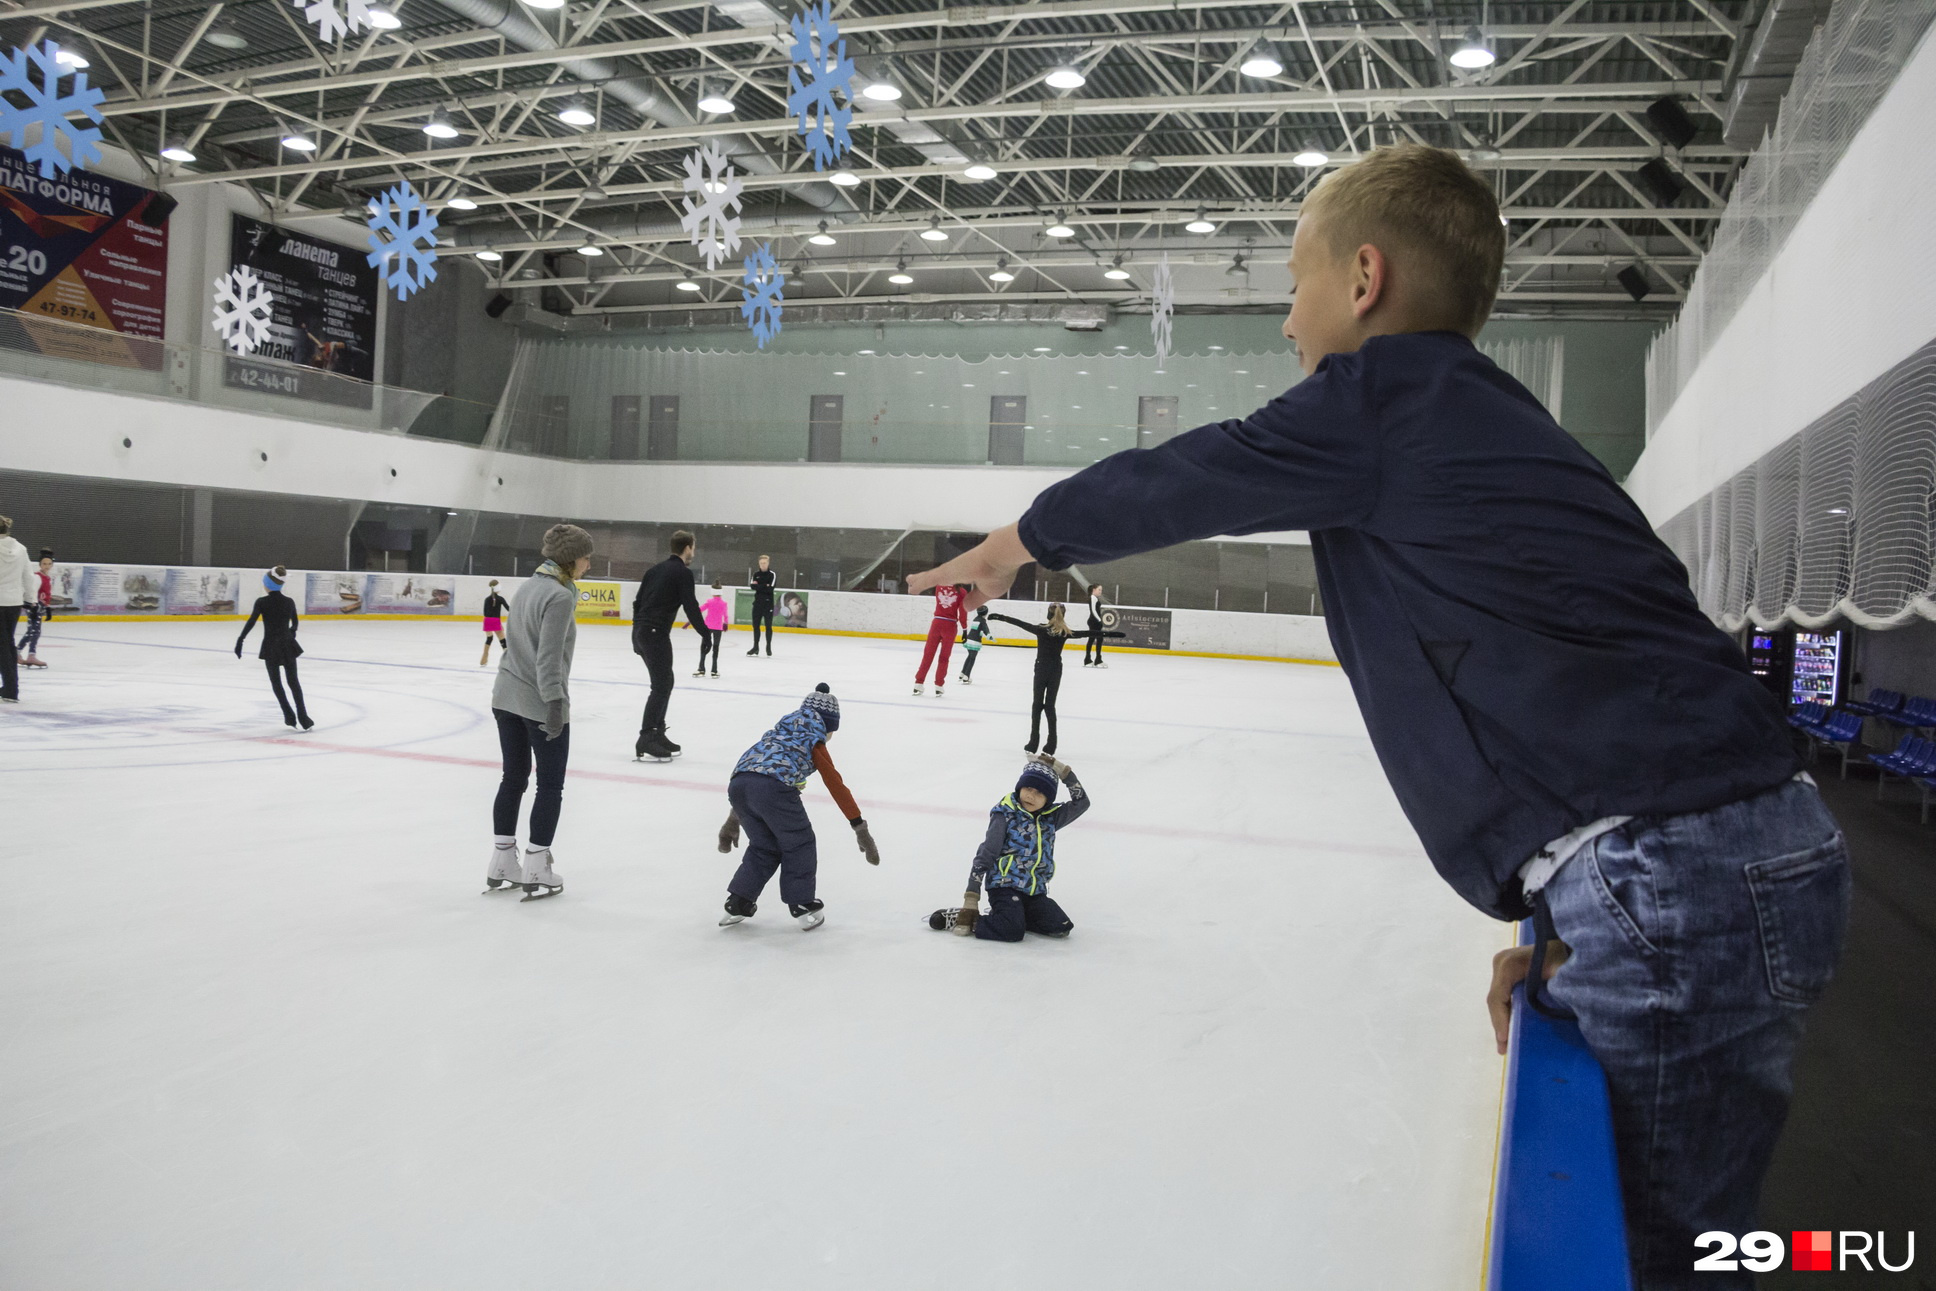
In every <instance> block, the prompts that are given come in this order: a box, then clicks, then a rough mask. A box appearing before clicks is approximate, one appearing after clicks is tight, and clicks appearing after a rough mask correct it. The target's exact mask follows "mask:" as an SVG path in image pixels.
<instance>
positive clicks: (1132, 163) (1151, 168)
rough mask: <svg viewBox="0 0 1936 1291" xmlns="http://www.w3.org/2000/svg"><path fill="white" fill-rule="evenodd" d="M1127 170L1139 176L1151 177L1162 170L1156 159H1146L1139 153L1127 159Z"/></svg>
mask: <svg viewBox="0 0 1936 1291" xmlns="http://www.w3.org/2000/svg"><path fill="white" fill-rule="evenodd" d="M1129 168H1130V169H1131V170H1133V171H1135V172H1136V173H1137V174H1139V175H1151V174H1154V173H1156V172H1157V171H1159V170H1161V169H1163V167H1162V165H1161V163H1159V162H1158V161H1157V160H1156V158H1154V157H1146V156H1144V155H1143V154H1141V153H1137V154H1136V155H1135V156H1133V157H1131V158H1130V159H1129Z"/></svg>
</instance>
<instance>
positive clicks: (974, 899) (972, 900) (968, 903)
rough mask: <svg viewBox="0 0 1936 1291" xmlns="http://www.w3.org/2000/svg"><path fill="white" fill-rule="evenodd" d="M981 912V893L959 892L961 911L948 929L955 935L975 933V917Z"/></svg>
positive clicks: (969, 935) (971, 934) (962, 935)
mask: <svg viewBox="0 0 1936 1291" xmlns="http://www.w3.org/2000/svg"><path fill="white" fill-rule="evenodd" d="M980 914H981V893H979V892H964V893H962V894H961V913H959V914H957V915H956V916H955V926H954V927H953V928H951V929H950V930H949V931H951V932H953V933H954V935H955V936H957V937H972V936H974V935H975V919H976V918H977V917H978V916H979V915H980Z"/></svg>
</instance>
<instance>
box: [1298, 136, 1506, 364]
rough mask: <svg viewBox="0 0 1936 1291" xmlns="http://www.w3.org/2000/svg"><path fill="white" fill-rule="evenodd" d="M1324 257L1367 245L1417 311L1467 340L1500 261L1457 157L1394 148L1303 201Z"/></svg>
mask: <svg viewBox="0 0 1936 1291" xmlns="http://www.w3.org/2000/svg"><path fill="white" fill-rule="evenodd" d="M1303 214H1304V216H1306V217H1309V216H1313V215H1316V216H1318V217H1319V218H1320V224H1319V228H1320V229H1321V230H1322V232H1323V233H1324V240H1325V241H1326V242H1327V243H1328V244H1329V249H1330V250H1331V251H1333V252H1334V253H1335V254H1338V255H1347V254H1349V253H1350V252H1352V251H1355V250H1357V249H1358V248H1359V247H1361V246H1363V245H1364V244H1366V243H1367V242H1369V243H1370V244H1372V245H1373V246H1375V247H1377V248H1378V249H1379V250H1381V251H1383V252H1384V253H1385V254H1386V255H1387V256H1388V257H1391V258H1393V259H1396V260H1399V261H1401V262H1402V268H1401V269H1400V273H1401V275H1402V276H1403V277H1405V278H1407V279H1410V280H1412V281H1413V282H1415V283H1416V284H1417V287H1418V290H1419V296H1420V301H1419V303H1420V304H1421V305H1422V306H1423V307H1424V308H1425V309H1427V310H1428V311H1430V312H1431V313H1433V314H1435V315H1438V316H1439V317H1441V318H1442V319H1443V320H1444V324H1445V326H1447V327H1450V328H1451V329H1453V330H1454V331H1459V332H1464V333H1465V334H1466V335H1467V336H1477V335H1478V334H1479V329H1480V328H1482V327H1484V326H1485V325H1486V319H1487V317H1489V316H1490V315H1491V313H1492V301H1493V297H1494V296H1496V295H1497V294H1498V292H1499V273H1500V269H1501V267H1502V266H1503V265H1504V263H1505V259H1506V231H1505V228H1504V226H1503V225H1501V224H1500V222H1499V203H1498V202H1497V201H1496V200H1495V199H1494V198H1493V195H1492V190H1491V189H1490V188H1488V187H1486V184H1485V181H1484V180H1482V179H1480V178H1479V177H1478V176H1477V175H1475V174H1473V173H1472V171H1471V170H1470V169H1468V168H1467V167H1466V164H1465V162H1463V161H1461V160H1460V159H1459V155H1458V154H1457V153H1454V152H1448V151H1446V150H1445V149H1443V148H1428V147H1426V146H1425V145H1423V144H1416V143H1403V144H1398V145H1396V146H1395V147H1390V148H1379V149H1377V150H1376V151H1374V152H1372V153H1370V154H1368V155H1367V156H1366V157H1365V158H1364V160H1362V161H1359V162H1356V163H1354V164H1353V165H1349V166H1346V167H1344V168H1343V169H1341V170H1336V171H1333V172H1332V173H1331V174H1329V175H1327V176H1325V178H1324V182H1323V183H1321V184H1319V185H1318V186H1317V189H1316V191H1314V192H1313V193H1312V194H1311V196H1310V197H1309V198H1307V199H1306V200H1305V202H1304V211H1303Z"/></svg>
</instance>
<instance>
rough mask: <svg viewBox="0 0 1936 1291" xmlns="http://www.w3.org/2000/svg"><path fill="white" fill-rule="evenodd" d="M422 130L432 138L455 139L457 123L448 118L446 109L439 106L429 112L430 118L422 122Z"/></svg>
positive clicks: (448, 114)
mask: <svg viewBox="0 0 1936 1291" xmlns="http://www.w3.org/2000/svg"><path fill="white" fill-rule="evenodd" d="M423 132H424V133H425V134H427V135H429V136H430V137H431V138H432V139H455V138H456V137H457V123H456V122H455V121H452V120H451V119H450V112H449V111H448V110H447V109H444V108H441V107H440V108H438V109H437V110H436V111H435V112H432V113H431V114H430V120H428V121H426V122H424V124H423Z"/></svg>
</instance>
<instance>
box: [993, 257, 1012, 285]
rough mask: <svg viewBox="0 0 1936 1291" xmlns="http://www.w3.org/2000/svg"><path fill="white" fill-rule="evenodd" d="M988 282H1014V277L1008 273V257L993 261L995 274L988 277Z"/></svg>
mask: <svg viewBox="0 0 1936 1291" xmlns="http://www.w3.org/2000/svg"><path fill="white" fill-rule="evenodd" d="M988 281H990V282H1014V281H1015V275H1014V274H1012V273H1010V272H1009V271H1008V257H1007V256H1001V257H998V258H997V259H996V261H995V272H993V273H991V274H989V275H988Z"/></svg>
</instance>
